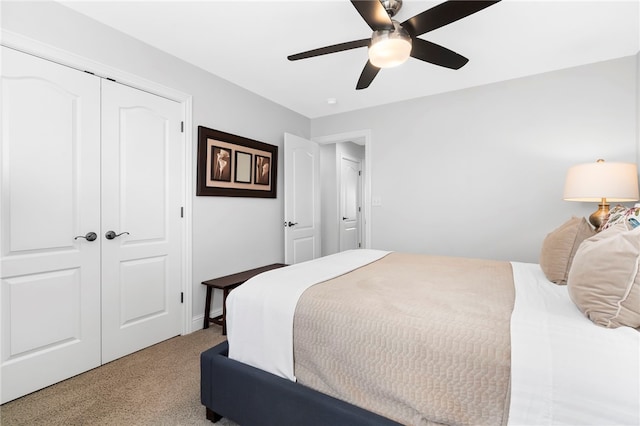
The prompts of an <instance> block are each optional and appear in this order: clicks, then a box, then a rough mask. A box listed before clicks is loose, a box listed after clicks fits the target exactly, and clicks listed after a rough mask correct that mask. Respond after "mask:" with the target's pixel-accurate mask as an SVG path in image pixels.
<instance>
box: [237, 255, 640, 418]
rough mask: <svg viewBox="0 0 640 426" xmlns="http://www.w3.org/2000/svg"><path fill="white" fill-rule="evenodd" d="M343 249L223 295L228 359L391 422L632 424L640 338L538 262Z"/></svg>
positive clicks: (638, 407) (639, 406)
mask: <svg viewBox="0 0 640 426" xmlns="http://www.w3.org/2000/svg"><path fill="white" fill-rule="evenodd" d="M354 252H355V253H353V252H351V253H349V252H347V253H340V254H339V255H335V256H329V257H327V258H322V259H317V260H314V261H311V262H305V263H304V264H297V265H293V266H291V267H288V268H282V269H280V270H278V271H276V273H275V274H271V273H269V275H266V276H262V275H261V276H258V277H256V278H254V279H252V280H250V281H248V282H247V283H245V284H244V285H243V286H241V287H239V288H238V289H236V290H234V291H233V292H232V293H231V296H230V297H229V299H228V300H227V307H228V313H229V312H231V316H230V317H228V318H227V321H229V324H228V325H229V345H230V348H229V357H230V358H233V359H235V360H238V361H241V362H242V363H246V364H250V365H254V366H258V367H259V368H261V369H263V370H265V371H268V372H270V373H272V374H275V375H278V376H281V377H285V378H288V379H290V380H293V381H295V380H296V379H297V380H298V382H299V383H301V384H303V385H305V386H308V387H310V388H312V389H317V390H319V391H320V392H322V393H324V394H327V395H330V396H334V397H336V398H338V399H340V400H343V401H347V402H350V403H352V404H354V405H356V406H359V407H362V408H365V409H366V410H369V411H372V412H374V413H378V414H380V415H382V416H384V417H387V418H390V419H393V420H395V421H398V422H400V423H402V424H437V423H440V424H492V425H494V424H506V423H508V424H518V425H543V424H549V425H551V424H636V425H637V424H640V372H639V368H640V333H638V331H637V330H634V329H630V328H627V327H620V328H618V329H615V330H611V329H604V328H602V327H598V326H596V325H595V324H593V323H591V322H590V321H589V320H588V319H587V318H586V317H584V315H582V314H581V313H580V312H579V310H578V309H577V308H576V306H575V305H574V304H573V303H572V302H571V300H570V299H569V297H568V294H567V290H566V287H563V286H557V285H555V284H552V283H550V282H549V281H548V280H547V279H546V278H545V276H544V274H543V273H542V271H541V270H540V267H539V265H535V264H522V263H517V262H511V263H510V262H496V261H487V260H478V259H460V258H448V257H434V256H425V255H408V254H399V253H391V254H389V253H387V252H381V253H372V251H367V250H357V251H354ZM373 252H375V251H373ZM375 258H377V259H378V260H375ZM354 259H357V261H355V262H354V261H353V260H354ZM336 265H340V266H339V267H336ZM319 271H320V272H319ZM272 272H274V271H272ZM312 276H315V277H316V278H317V277H318V276H320V277H323V278H321V279H318V280H315V279H307V278H309V277H312ZM301 277H302V279H301ZM289 281H291V282H289ZM301 281H309V282H306V283H305V284H304V285H302V286H301V285H300V282H301ZM290 286H293V288H294V289H295V291H294V292H295V293H297V295H296V297H290V295H291V293H294V292H292V291H290V290H288V288H289V287H290ZM514 292H515V301H514ZM234 293H235V294H234ZM256 295H258V296H256ZM264 295H268V297H264ZM282 295H286V297H281V296H282ZM283 298H284V299H287V300H288V303H287V305H288V306H287V307H286V309H285V311H286V312H290V315H289V314H287V315H286V316H287V317H289V316H290V319H289V320H286V321H280V320H279V321H273V320H272V319H273V318H279V319H281V318H283V316H282V314H281V311H282V308H283V306H282V303H281V301H282V299H283ZM274 301H275V302H274ZM230 302H231V303H230ZM229 308H231V309H229ZM294 313H295V315H294ZM274 342H275V343H274ZM282 342H285V344H282ZM286 342H289V343H286ZM234 348H235V352H236V354H235V356H231V350H232V349H234ZM273 354H275V358H278V359H280V360H286V361H287V362H285V363H275V364H273V363H271V364H270V363H269V362H265V361H264V360H265V359H271V358H273ZM294 359H295V363H294ZM289 360H290V361H291V371H289V367H288V364H289V362H288V361H289ZM255 364H258V365H255ZM259 365H263V366H262V367H260V366H259ZM274 366H275V368H274ZM282 366H284V367H285V368H283V369H280V367H282ZM293 370H295V375H294V374H293ZM248 409H250V408H249V407H248Z"/></svg>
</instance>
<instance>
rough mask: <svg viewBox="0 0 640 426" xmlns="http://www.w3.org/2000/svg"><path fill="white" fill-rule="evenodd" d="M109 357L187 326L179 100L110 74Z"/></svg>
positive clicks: (106, 208)
mask: <svg viewBox="0 0 640 426" xmlns="http://www.w3.org/2000/svg"><path fill="white" fill-rule="evenodd" d="M102 96H103V97H102V103H103V108H102V111H103V117H102V120H103V122H102V129H103V130H102V205H103V210H102V223H103V230H104V231H105V232H106V231H108V230H112V231H113V232H114V233H115V234H116V235H117V234H120V233H124V232H126V233H124V234H122V235H120V236H118V237H115V238H113V239H110V240H104V243H103V274H102V303H103V309H102V324H103V336H102V338H103V352H102V354H103V362H108V361H110V360H113V359H115V358H118V357H121V356H123V355H126V354H129V353H131V352H134V351H137V350H139V349H142V348H144V347H146V346H150V345H153V344H155V343H158V342H160V341H162V340H165V339H168V338H170V337H173V336H176V335H178V334H180V331H181V320H180V318H181V316H180V315H181V303H180V292H181V289H182V284H181V270H182V269H181V268H182V259H181V244H182V235H181V218H180V207H181V205H182V201H181V200H182V176H184V172H183V165H184V161H185V160H184V158H183V155H182V138H181V133H180V121H181V116H182V114H181V107H180V104H179V103H176V102H173V101H170V100H168V99H165V98H161V97H158V96H155V95H152V94H149V93H146V92H143V91H140V90H136V89H132V88H130V87H127V86H122V85H119V84H116V83H113V82H111V81H103V86H102Z"/></svg>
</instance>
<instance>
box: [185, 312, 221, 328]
mask: <svg viewBox="0 0 640 426" xmlns="http://www.w3.org/2000/svg"><path fill="white" fill-rule="evenodd" d="M218 315H222V308H219V309H212V310H211V316H212V317H217V316H218ZM203 325H204V313H203V314H200V315H196V316H194V317H193V318H191V331H190V333H193V332H194V331H198V330H202V328H203ZM214 327H215V324H214Z"/></svg>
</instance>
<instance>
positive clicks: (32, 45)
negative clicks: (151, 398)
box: [0, 29, 200, 335]
mask: <svg viewBox="0 0 640 426" xmlns="http://www.w3.org/2000/svg"><path fill="white" fill-rule="evenodd" d="M0 44H1V45H3V46H5V47H9V48H11V49H15V50H19V51H22V52H24V53H28V54H31V55H34V56H38V57H40V58H42V59H47V60H49V61H52V62H56V63H58V64H61V65H65V66H68V67H70V68H75V69H77V70H80V71H84V72H90V73H93V74H95V75H96V76H98V77H108V78H110V79H113V80H115V81H116V82H118V83H120V84H124V85H127V86H131V87H133V88H135V89H140V90H143V91H146V92H149V93H152V94H154V95H158V96H161V97H163V98H167V99H170V100H172V101H175V102H178V103H180V104H181V105H182V116H183V121H184V132H183V133H182V142H183V161H184V176H183V178H184V188H183V192H182V198H183V200H182V203H183V205H184V208H185V210H186V212H185V215H184V220H183V223H182V268H183V270H182V283H181V288H182V290H181V291H182V293H183V295H184V297H183V300H184V303H183V306H182V309H183V312H182V326H181V330H182V331H181V334H183V335H184V334H189V333H191V332H192V331H193V329H194V328H193V318H192V317H193V306H192V289H193V288H192V285H191V281H192V270H193V268H192V262H193V257H192V248H191V247H192V235H193V222H192V213H191V212H192V204H193V203H192V197H191V192H192V191H191V188H193V178H192V175H193V173H192V172H193V161H192V158H193V149H192V145H193V144H192V143H191V141H192V140H193V139H192V128H193V125H192V122H193V118H192V104H193V98H192V96H191V95H190V94H188V93H185V92H182V91H180V90H176V89H173V88H170V87H167V86H164V85H162V84H158V83H155V82H153V81H150V80H147V79H146V78H143V77H140V76H137V75H135V74H131V73H129V72H126V71H122V70H120V69H118V68H114V67H111V66H108V65H105V64H102V63H100V62H96V61H93V60H91V59H89V58H86V57H84V56H80V55H77V54H75V53H72V52H69V51H67V50H64V49H60V48H58V47H55V46H52V45H50V44H47V43H43V42H40V41H38V40H34V39H31V38H29V37H25V36H23V35H21V34H18V33H14V32H12V31H8V30H6V29H2V32H1V33H0ZM199 322H200V321H198V323H199Z"/></svg>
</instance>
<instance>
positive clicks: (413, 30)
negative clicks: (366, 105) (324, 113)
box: [287, 0, 500, 90]
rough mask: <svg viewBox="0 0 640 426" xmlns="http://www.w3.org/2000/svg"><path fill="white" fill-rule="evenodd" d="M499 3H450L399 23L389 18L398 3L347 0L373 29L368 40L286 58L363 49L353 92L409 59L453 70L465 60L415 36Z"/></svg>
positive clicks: (471, 0)
mask: <svg viewBox="0 0 640 426" xmlns="http://www.w3.org/2000/svg"><path fill="white" fill-rule="evenodd" d="M499 1H500V0H497V1H480V0H467V1H462V0H450V1H446V2H444V3H441V4H439V5H437V6H434V7H432V8H431V9H428V10H425V11H424V12H422V13H419V14H417V15H416V16H414V17H412V18H409V19H407V20H406V21H404V22H403V23H399V22H398V21H396V20H394V19H391V18H393V16H395V14H396V13H397V12H398V11H399V10H400V8H401V7H402V0H351V4H353V6H354V7H355V8H356V10H357V11H358V13H359V14H360V16H362V18H363V19H364V20H365V22H366V23H367V24H368V25H369V27H371V29H372V30H373V34H372V36H371V38H365V39H361V40H354V41H348V42H346V43H339V44H334V45H331V46H326V47H321V48H318V49H313V50H308V51H306V52H301V53H297V54H295V55H290V56H288V57H287V59H289V60H290V61H297V60H299V59H306V58H312V57H314V56H321V55H327V54H329V53H336V52H342V51H344V50H350V49H356V48H358V47H365V46H367V47H368V48H369V60H368V61H367V64H366V65H365V67H364V69H363V70H362V74H360V78H359V79H358V84H357V85H356V90H361V89H366V88H367V87H369V85H370V84H371V82H372V81H373V79H374V78H375V77H376V75H377V74H378V72H379V71H380V69H381V68H390V67H394V66H397V65H400V64H402V63H403V62H405V61H406V60H407V59H408V58H409V56H411V57H414V58H416V59H420V60H421V61H425V62H430V63H432V64H435V65H439V66H442V67H446V68H451V69H454V70H457V69H459V68H461V67H462V66H464V65H465V64H466V63H467V62H469V60H468V59H467V58H465V57H464V56H462V55H459V54H458V53H456V52H454V51H452V50H449V49H447V48H445V47H442V46H440V45H438V44H435V43H431V42H429V41H426V40H423V39H421V38H418V36H420V35H422V34H425V33H427V32H429V31H433V30H435V29H436V28H440V27H443V26H445V25H448V24H450V23H452V22H455V21H457V20H459V19H462V18H464V17H467V16H469V15H472V14H474V13H476V12H479V11H480V10H482V9H484V8H486V7H489V6H491V5H493V4H495V3H498V2H499Z"/></svg>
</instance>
